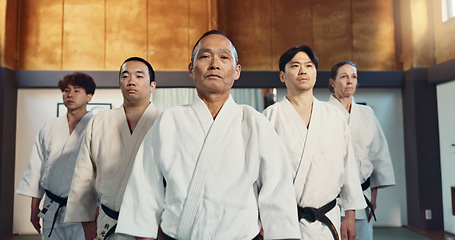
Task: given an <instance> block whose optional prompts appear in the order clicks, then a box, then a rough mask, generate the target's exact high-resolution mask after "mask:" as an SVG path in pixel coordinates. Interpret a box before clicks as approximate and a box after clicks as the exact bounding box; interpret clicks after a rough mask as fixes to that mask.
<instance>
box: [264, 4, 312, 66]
mask: <svg viewBox="0 0 455 240" xmlns="http://www.w3.org/2000/svg"><path fill="white" fill-rule="evenodd" d="M311 2H312V1H311V0H302V1H293V0H282V1H272V9H273V10H272V24H271V29H272V63H273V67H272V69H273V70H276V71H277V70H278V69H279V68H278V62H279V60H280V57H281V55H282V54H283V53H284V52H285V51H287V50H288V49H289V48H291V47H294V46H300V45H307V46H310V47H313V21H312V3H311Z"/></svg>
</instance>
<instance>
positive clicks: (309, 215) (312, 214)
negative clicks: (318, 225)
mask: <svg viewBox="0 0 455 240" xmlns="http://www.w3.org/2000/svg"><path fill="white" fill-rule="evenodd" d="M336 203H337V201H336V199H333V201H331V202H329V203H327V204H326V205H324V206H322V207H320V208H312V207H304V208H302V207H300V206H298V209H299V220H300V219H302V218H303V219H305V220H307V221H308V222H311V223H312V222H315V221H320V222H322V223H324V224H325V225H327V227H328V228H329V229H330V232H331V233H332V236H333V239H335V240H339V237H338V232H337V230H336V228H335V226H334V225H333V223H332V221H330V219H329V218H328V217H327V216H326V215H325V214H326V213H328V212H329V211H330V210H332V209H333V208H334V207H335V205H336Z"/></svg>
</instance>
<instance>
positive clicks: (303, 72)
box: [299, 67, 306, 75]
mask: <svg viewBox="0 0 455 240" xmlns="http://www.w3.org/2000/svg"><path fill="white" fill-rule="evenodd" d="M303 74H306V68H304V67H299V75H303Z"/></svg>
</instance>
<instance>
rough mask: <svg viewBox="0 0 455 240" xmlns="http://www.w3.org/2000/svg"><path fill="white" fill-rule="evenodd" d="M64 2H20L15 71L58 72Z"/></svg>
mask: <svg viewBox="0 0 455 240" xmlns="http://www.w3.org/2000/svg"><path fill="white" fill-rule="evenodd" d="M62 4H63V0H42V1H36V0H22V1H21V3H20V6H19V8H20V10H21V12H20V25H19V28H20V30H19V31H20V34H19V39H18V40H19V41H18V42H19V59H18V68H19V69H27V70H55V69H61V63H62V51H61V46H62Z"/></svg>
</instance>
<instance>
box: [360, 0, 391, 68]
mask: <svg viewBox="0 0 455 240" xmlns="http://www.w3.org/2000/svg"><path fill="white" fill-rule="evenodd" d="M352 4H353V11H352V13H353V22H352V28H353V36H354V39H353V46H354V49H353V60H354V61H356V62H357V63H358V67H359V69H362V70H395V36H394V34H395V32H394V21H393V0H382V1H352Z"/></svg>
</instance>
